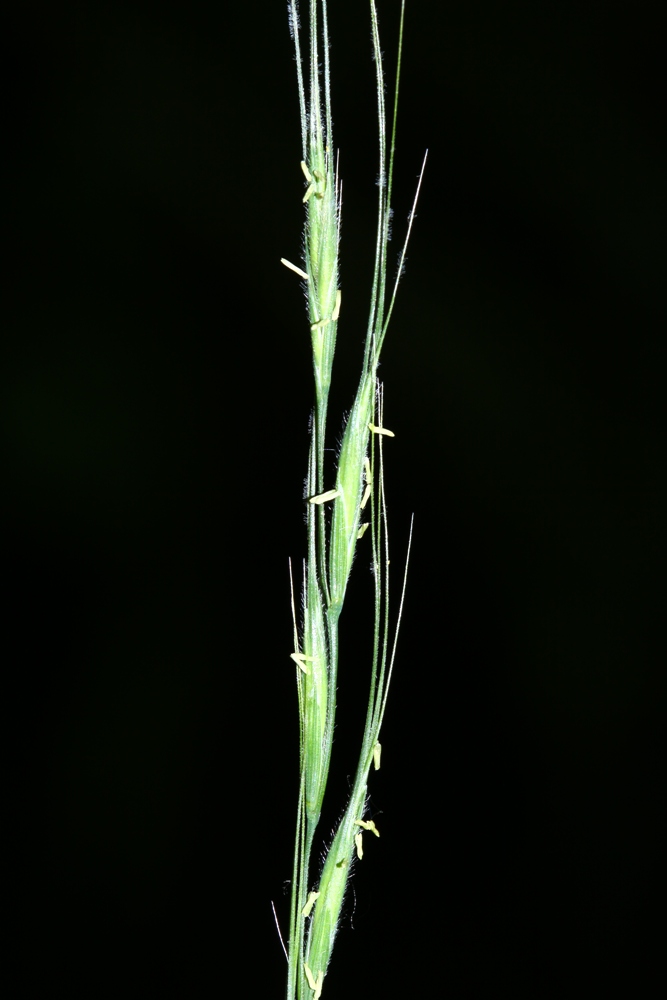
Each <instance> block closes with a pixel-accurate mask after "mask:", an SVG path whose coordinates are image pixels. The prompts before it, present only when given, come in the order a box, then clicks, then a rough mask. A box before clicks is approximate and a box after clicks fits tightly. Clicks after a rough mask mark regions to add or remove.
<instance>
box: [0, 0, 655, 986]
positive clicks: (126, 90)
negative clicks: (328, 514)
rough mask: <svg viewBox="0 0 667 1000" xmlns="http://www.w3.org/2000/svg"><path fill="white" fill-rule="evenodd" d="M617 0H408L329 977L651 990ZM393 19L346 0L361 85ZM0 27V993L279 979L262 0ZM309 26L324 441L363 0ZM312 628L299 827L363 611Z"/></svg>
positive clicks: (284, 80) (283, 184)
mask: <svg viewBox="0 0 667 1000" xmlns="http://www.w3.org/2000/svg"><path fill="white" fill-rule="evenodd" d="M658 10H659V5H657V4H649V3H641V2H636V0H635V2H633V3H629V2H624V3H620V2H619V3H615V2H613V0H607V2H605V3H591V2H583V3H581V2H579V3H574V2H570V0H565V2H563V0H560V2H558V3H556V2H553V3H552V2H528V0H524V2H511V0H510V2H506V3H503V4H494V3H489V2H479V3H469V2H465V3H464V2H460V0H458V2H446V3H442V4H435V3H429V2H427V0H410V2H409V3H408V11H407V19H406V37H405V56H404V65H403V86H402V94H401V112H400V120H399V150H398V165H397V171H396V179H395V191H396V197H395V209H396V217H395V237H396V238H395V242H394V244H393V246H394V251H393V253H394V256H395V255H396V254H397V253H398V250H399V246H400V238H401V236H402V234H403V231H404V225H405V220H406V217H407V214H408V211H409V207H410V203H411V199H412V194H413V190H414V185H415V180H416V176H417V173H418V170H419V166H420V162H421V158H422V155H423V151H424V148H425V147H428V148H429V163H428V167H427V172H426V179H425V181H424V188H423V192H422V199H421V204H420V208H419V213H418V218H417V221H416V224H415V231H414V236H413V242H412V245H411V248H410V252H409V255H408V263H407V270H406V276H405V280H404V282H403V285H402V287H401V290H400V295H399V301H398V305H397V308H396V312H395V316H394V321H393V324H392V329H391V331H390V334H389V336H388V338H387V342H386V346H385V353H384V359H383V365H382V377H383V379H384V381H385V386H386V419H385V422H386V424H387V426H389V427H391V428H392V429H394V430H395V432H396V435H397V436H396V439H395V441H392V442H390V443H389V445H388V446H387V449H386V459H387V464H388V478H389V483H388V488H389V491H390V498H389V501H390V515H391V530H392V541H393V554H394V560H395V564H394V565H395V566H400V565H401V563H402V556H403V552H404V549H405V543H406V537H407V526H408V523H409V517H410V514H411V512H413V511H414V513H415V518H416V521H415V541H414V554H413V559H412V563H411V567H410V582H409V588H408V600H407V608H406V613H405V618H404V623H403V633H402V636H401V644H400V656H399V659H398V663H397V669H396V675H395V682H394V685H393V690H392V694H391V698H390V705H389V710H388V713H387V717H386V724H385V729H384V732H383V744H384V747H385V752H384V760H383V769H382V771H381V772H380V773H379V774H378V775H377V776H375V777H374V778H373V781H372V787H371V793H372V801H371V807H372V811H373V815H374V816H375V818H376V822H377V825H378V827H379V828H380V830H381V832H382V837H381V839H380V840H379V841H375V840H374V841H373V843H372V844H369V845H368V847H367V856H366V859H365V860H364V862H363V864H362V865H361V866H359V868H358V870H357V876H356V878H355V881H354V894H351V895H350V897H349V905H348V907H347V912H346V915H345V919H344V921H343V927H342V930H341V932H340V935H339V941H338V944H337V948H336V951H335V953H334V961H333V963H332V966H331V971H330V973H329V976H328V978H327V983H326V988H325V996H326V995H327V993H328V995H329V996H331V997H335V996H339V997H340V996H345V997H347V998H348V1000H354V998H361V997H368V996H369V995H372V994H375V995H377V996H382V995H385V996H386V995H389V996H407V997H412V996H427V995H438V994H443V995H446V996H453V997H457V998H466V997H482V996H488V995H490V994H491V993H492V992H496V991H498V990H500V989H502V990H503V992H509V991H510V990H511V993H512V995H514V996H515V997H517V998H520V997H531V998H532V997H552V996H553V997H562V996H563V995H564V994H565V992H566V991H567V993H568V995H573V994H574V995H578V994H579V993H580V994H581V995H584V993H586V994H587V995H588V994H590V992H591V990H597V991H601V992H606V991H608V990H609V989H611V988H612V987H614V986H616V987H618V986H620V985H623V986H624V987H627V988H634V989H639V988H640V987H642V986H643V985H644V984H646V983H649V982H651V979H652V977H655V976H656V974H657V975H658V976H659V977H660V979H659V980H656V979H655V978H653V984H654V985H656V983H657V982H658V981H659V982H662V980H663V979H664V972H663V970H662V968H661V967H660V968H658V965H659V957H660V955H661V952H662V951H663V949H664V930H665V927H664V924H665V921H664V911H663V909H660V908H659V907H661V906H662V901H663V898H664V861H663V858H664V843H665V839H664V838H665V794H664V787H665V774H664V762H663V758H664V752H665V746H664V744H665V737H664V711H665V671H664V644H663V641H662V638H663V631H664V622H663V614H664V612H663V596H664V593H663V592H664V585H663V549H664V538H665V527H664V513H663V512H664V502H663V493H664V490H663V487H664V477H665V472H664V454H665V440H664V420H663V405H662V404H663V393H664V388H663V382H664V357H665V329H666V326H665V318H666V317H665V312H666V309H665V295H664V269H665V254H664V233H665V222H666V221H667V220H666V214H667V213H666V211H665V208H666V206H665V176H666V168H667V162H666V161H667V143H666V135H665V114H664V98H663V94H664V85H665V80H664V76H665V71H664V67H665V59H664V37H663V35H662V33H661V32H660V31H659V22H658V18H657V13H658ZM398 12H399V4H398V3H397V0H381V2H380V19H381V30H382V37H383V44H384V47H385V52H386V63H387V69H388V72H389V73H390V74H391V73H392V71H393V66H394V62H395V47H396V37H397V24H398ZM3 16H4V18H5V19H7V17H8V15H7V14H5V15H3ZM9 18H10V19H9V21H6V23H5V30H4V31H3V36H4V38H5V40H6V43H7V46H8V53H7V58H6V60H5V65H7V66H8V78H7V84H6V88H5V91H6V95H9V97H10V101H9V114H8V118H7V119H6V123H5V133H6V135H5V139H6V142H5V150H6V152H5V161H6V166H8V168H9V177H8V180H6V182H5V186H4V198H3V203H4V214H5V224H4V227H3V228H4V230H5V234H6V236H7V238H8V245H9V252H10V259H9V261H8V262H6V265H5V266H6V268H7V271H6V275H5V277H6V279H7V282H6V291H5V295H4V301H3V307H4V310H3V311H4V321H3V324H2V326H3V333H2V346H1V352H2V357H1V365H0V378H1V379H2V386H1V391H0V405H1V409H2V425H1V426H2V447H3V453H4V457H3V460H2V464H3V472H4V475H3V481H4V486H3V490H2V524H3V530H2V563H3V571H4V577H5V582H6V598H5V601H4V610H5V627H4V630H3V631H4V634H5V645H6V649H5V652H6V656H5V678H6V686H7V697H6V699H5V704H6V710H7V713H8V718H7V722H8V726H7V731H8V732H9V734H10V740H9V749H8V752H7V756H6V764H7V775H8V781H7V786H6V794H7V798H8V802H9V803H10V819H9V821H8V823H7V827H6V829H7V832H8V833H9V838H8V847H7V850H6V852H5V863H6V865H7V866H8V870H9V872H10V873H11V875H12V876H13V888H15V891H14V893H13V894H12V895H10V896H8V897H7V899H8V903H7V909H8V912H9V915H10V920H11V923H12V936H11V938H10V946H11V953H12V955H13V956H14V957H15V958H16V959H17V960H18V963H19V968H20V976H21V978H20V983H21V985H20V986H19V985H17V986H15V987H13V989H12V991H10V992H11V995H12V996H19V995H23V994H24V993H25V994H26V995H27V994H28V993H30V992H32V991H34V990H35V989H36V988H39V989H40V990H44V989H46V988H50V989H53V988H56V989H57V990H58V991H59V992H64V991H65V990H66V991H67V993H68V995H70V996H82V997H84V996H85V997H95V998H96V997H107V996H108V997H111V996H113V997H117V996H119V995H123V996H137V997H139V996H142V997H144V996H158V995H160V996H162V995H164V994H171V993H174V994H177V995H179V996H185V995H187V996H192V997H195V996H197V997H198V996H216V995H220V996H226V995H229V994H230V993H232V992H236V993H243V994H254V995H257V996H260V995H266V996H276V995H278V996H279V995H281V993H282V990H283V979H284V974H285V965H284V959H283V957H282V954H281V950H280V945H279V943H278V940H277V935H276V933H275V928H274V926H273V917H272V914H271V909H270V900H271V899H273V900H274V901H275V905H276V907H277V910H278V913H279V916H280V919H281V921H282V922H283V924H285V923H286V920H287V908H288V896H287V895H286V880H288V879H289V877H290V871H291V840H292V831H293V824H294V807H295V801H296V779H297V745H296V740H297V719H296V699H295V694H294V690H293V672H294V671H293V665H292V664H291V662H290V660H289V653H290V652H291V650H292V640H291V625H290V612H289V592H288V577H287V559H288V556H292V557H293V559H294V560H296V562H297V564H298V561H299V559H300V558H301V556H302V554H303V550H304V535H303V525H302V515H303V502H302V481H303V475H304V471H305V458H306V450H307V422H308V413H309V408H310V404H311V398H312V397H311V388H310V372H309V364H310V361H309V343H308V332H307V326H306V319H305V315H304V311H303V301H302V294H301V291H300V290H299V285H298V281H297V280H296V278H294V277H293V276H292V275H290V274H289V272H287V271H286V270H285V269H284V268H282V267H281V266H280V264H279V258H280V257H281V256H285V257H288V258H291V259H292V260H298V258H299V252H300V251H299V248H300V238H301V237H300V229H301V218H302V212H301V207H300V199H301V195H302V192H303V180H302V177H301V174H300V170H299V160H300V158H301V157H300V140H299V125H298V106H297V91H296V81H295V71H294V64H293V56H292V48H291V42H290V38H289V34H288V30H287V16H286V5H285V3H282V2H268V0H260V2H258V3H256V4H250V3H246V4H243V5H242V6H241V7H240V8H237V7H235V6H231V5H227V4H223V3H210V2H203V0H190V2H188V3H187V4H185V3H182V4H177V3H165V2H160V3H152V2H148V0H133V2H129V0H127V2H124V3H123V2H117V3H109V2H104V0H99V2H95V3H75V2H72V0H65V2H64V3H61V4H46V3H30V2H28V3H24V4H21V5H20V6H19V7H15V9H14V11H13V13H12V15H10V16H9ZM331 36H332V61H333V71H334V78H333V79H334V82H333V101H334V115H335V129H336V134H335V144H336V146H337V147H339V148H340V164H341V173H342V175H343V178H344V216H343V243H342V255H343V257H342V289H343V310H342V314H341V324H340V327H339V345H340V346H339V359H338V366H339V367H338V370H337V372H336V378H337V382H336V385H335V390H334V394H333V400H332V407H333V410H332V427H333V429H334V430H335V429H336V427H337V421H338V423H339V422H340V419H341V416H342V413H343V411H344V409H345V408H346V407H347V406H349V405H350V402H351V398H352V393H353V387H354V381H355V378H356V373H357V367H358V363H359V359H360V352H361V344H362V337H363V330H364V326H365V310H366V307H367V306H366V303H367V296H368V288H369V281H370V273H371V260H372V248H373V239H374V235H373V227H374V211H375V200H374V199H375V194H376V188H375V179H376V172H377V162H376V131H375V124H374V80H373V72H374V70H373V63H372V59H371V47H370V35H369V17H368V10H367V7H366V5H365V4H364V3H355V2H352V0H340V2H337V3H332V10H331ZM332 443H335V442H334V439H332ZM398 575H399V573H397V574H396V576H398ZM355 589H356V592H357V593H358V596H359V597H360V599H361V600H362V603H363V600H364V597H365V596H366V591H367V589H368V573H367V572H366V567H365V566H364V564H363V560H361V559H360V560H359V562H358V566H357V571H356V582H355ZM346 616H347V617H346V618H344V619H343V624H344V626H346V631H344V633H343V641H344V647H343V660H342V666H341V674H340V706H341V707H340V716H339V727H338V734H337V735H338V739H337V743H336V752H335V757H334V773H333V775H332V796H333V799H332V802H331V804H330V807H329V809H330V811H329V813H328V814H327V815H326V816H325V821H324V823H323V830H322V832H323V837H325V838H326V836H328V831H329V830H330V829H331V828H332V826H333V825H334V823H335V821H336V817H337V815H338V811H339V809H340V808H341V806H342V804H343V801H344V797H345V791H346V788H347V783H348V776H349V775H350V774H351V773H352V771H353V767H354V752H355V744H356V732H357V729H356V727H357V724H358V722H359V720H360V716H361V713H362V711H363V707H362V705H361V703H360V701H359V699H362V698H363V691H364V687H365V676H366V673H365V671H366V669H367V668H366V658H365V656H364V655H363V653H364V649H365V647H364V642H365V641H366V631H365V629H366V627H367V626H366V618H365V613H364V612H363V611H362V612H357V611H353V610H352V609H349V611H348V612H346ZM355 671H356V672H357V673H358V675H359V676H358V677H355ZM346 720H347V721H346ZM367 839H368V838H367Z"/></svg>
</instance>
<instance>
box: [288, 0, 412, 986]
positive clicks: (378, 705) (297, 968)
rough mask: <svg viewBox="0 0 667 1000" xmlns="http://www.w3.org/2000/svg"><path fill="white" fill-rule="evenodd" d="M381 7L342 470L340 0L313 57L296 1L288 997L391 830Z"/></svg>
mask: <svg viewBox="0 0 667 1000" xmlns="http://www.w3.org/2000/svg"><path fill="white" fill-rule="evenodd" d="M369 6H370V21H371V34H372V44H373V55H374V59H375V66H376V88H377V123H378V136H379V181H378V209H377V236H376V245H375V263H374V270H373V281H372V287H371V295H370V309H369V316H368V326H367V331H366V340H365V348H364V355H363V360H362V366H361V374H360V377H359V383H358V387H357V391H356V396H355V399H354V402H353V404H352V408H351V410H350V413H349V415H348V417H347V420H346V422H345V426H344V430H343V435H342V441H341V445H340V449H339V452H338V459H337V462H336V463H335V468H333V469H331V468H329V466H328V463H327V461H326V458H327V452H326V441H327V416H328V414H327V410H328V404H329V390H330V386H331V377H332V368H333V360H334V354H335V348H336V335H337V330H338V321H339V315H340V311H341V289H340V282H339V265H338V259H339V258H338V254H339V243H340V220H341V184H340V179H339V177H338V175H337V169H336V165H335V157H334V145H333V131H332V116H331V86H330V62H329V51H330V46H329V29H328V21H327V3H326V0H309V21H308V56H307V59H306V60H304V58H303V56H302V42H301V31H300V25H299V18H298V10H297V3H296V0H290V4H289V14H290V29H291V33H292V38H293V40H294V45H295V51H296V64H297V75H298V91H299V104H300V112H301V144H302V150H301V157H302V159H301V169H302V172H303V176H304V182H305V193H304V196H303V203H304V207H305V213H306V219H305V227H304V240H303V248H304V256H303V261H302V262H301V264H302V265H303V266H301V264H300V265H295V264H293V263H291V262H289V261H286V260H283V263H284V264H286V266H287V267H288V268H290V269H291V270H292V271H294V272H296V274H297V275H298V276H299V277H300V278H301V280H302V281H303V283H304V286H305V292H306V296H307V302H308V319H309V325H310V339H311V347H312V361H313V376H314V385H315V403H314V411H313V418H312V423H311V439H310V450H309V458H308V472H307V477H306V501H307V502H306V509H307V517H306V530H307V557H306V560H305V564H304V573H303V584H302V607H301V616H300V619H299V618H298V617H297V610H296V604H295V599H294V587H293V586H292V612H293V622H294V652H293V653H292V659H293V661H294V665H295V674H296V685H297V692H298V707H299V727H300V781H299V796H298V806H297V820H296V835H295V849H294V865H293V872H292V894H291V904H290V920H289V937H288V940H287V944H286V945H285V951H286V955H287V961H288V974H287V1000H297V998H298V1000H312V998H314V1000H319V997H320V995H321V993H322V987H323V983H324V978H325V976H326V973H327V969H328V966H329V961H330V958H331V952H332V949H333V945H334V939H335V936H336V930H337V927H338V923H339V919H340V914H341V908H342V905H343V899H344V896H345V890H346V886H347V884H348V880H349V878H350V872H351V870H352V867H353V864H354V862H355V859H361V857H362V855H363V835H364V833H366V834H369V833H370V834H374V835H376V836H379V831H378V830H377V828H376V827H375V824H374V822H373V820H372V819H368V818H367V785H368V778H369V773H370V771H371V768H372V767H373V766H374V767H375V768H379V767H380V760H381V745H380V741H379V736H380V729H381V726H382V719H383V716H384V712H385V707H386V703H387V692H388V688H389V682H390V680H391V674H392V669H393V665H394V656H395V650H396V634H394V636H393V639H392V637H391V635H390V615H389V601H388V594H389V590H388V583H389V550H388V535H387V511H386V505H385V495H384V475H383V444H384V441H385V439H386V438H387V437H389V436H393V435H392V434H391V432H390V431H389V430H387V429H386V428H385V427H384V426H383V393H382V387H381V386H380V385H379V383H378V380H377V370H378V363H379V359H380V352H381V350H382V346H383V343H384V338H385V334H386V332H387V326H388V324H389V319H390V317H391V313H392V309H393V306H394V301H395V297H396V291H397V286H398V280H399V277H400V275H401V272H402V269H403V262H404V257H405V250H406V246H407V240H408V237H409V235H410V230H411V228H412V222H413V218H414V209H415V205H416V200H417V197H416V196H415V203H414V204H413V208H412V211H411V213H410V216H409V220H408V226H407V234H406V238H405V243H404V245H403V249H402V251H401V254H400V255H399V261H398V270H397V276H396V278H395V280H394V281H393V283H392V284H391V286H390V287H389V285H388V280H387V270H388V261H387V256H388V244H389V238H390V223H391V208H390V202H391V193H392V175H393V164H394V150H395V139H396V117H397V106H398V89H399V77H400V65H401V49H402V41H403V21H404V8H405V5H404V4H403V5H402V7H401V20H400V29H399V50H398V64H397V65H398V68H397V73H396V85H395V89H394V105H393V115H392V123H391V131H390V133H389V134H388V131H387V114H386V108H385V83H384V71H383V65H382V54H381V50H380V38H379V31H378V18H377V10H376V6H375V2H374V0H369ZM304 62H305V66H304ZM306 82H307V83H306ZM422 174H423V166H422ZM421 176H422V175H421V174H420V178H419V183H418V186H417V195H418V194H419V186H420V185H421ZM411 534H412V532H411V533H410V535H411ZM362 546H363V547H365V549H366V552H365V554H364V558H365V559H370V561H371V564H372V570H373V580H374V612H373V623H372V626H371V627H372V636H373V644H372V662H371V666H370V683H369V693H368V704H367V710H366V719H365V725H364V729H363V733H362V736H361V746H360V751H359V759H358V763H357V767H356V774H355V777H354V781H353V784H352V789H351V792H350V796H349V800H348V802H347V805H346V807H345V810H344V812H343V815H342V819H341V820H340V822H339V825H338V828H337V829H336V831H335V833H334V836H333V840H332V841H331V844H330V846H329V848H328V850H327V851H326V854H325V857H324V862H323V865H322V867H321V870H320V872H319V875H318V876H317V878H316V888H312V885H313V884H314V882H313V881H312V880H313V879H314V878H315V876H314V873H313V871H312V867H313V865H312V853H313V844H314V839H315V836H316V831H317V828H318V824H319V821H320V817H321V812H322V802H323V799H324V794H325V790H326V786H327V779H328V775H329V767H330V763H331V752H332V742H333V733H334V724H335V718H336V689H337V674H338V660H339V624H340V619H341V613H342V610H343V606H344V602H345V595H346V591H347V585H348V581H349V578H350V573H351V570H352V565H353V562H354V559H355V555H356V553H357V548H358V547H362ZM408 553H409V546H408ZM406 566H407V560H406ZM404 593H405V576H404V579H403V589H402V596H401V601H400V607H399V613H398V617H397V623H398V622H400V611H401V609H402V604H403V595H404ZM396 631H397V626H396Z"/></svg>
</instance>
